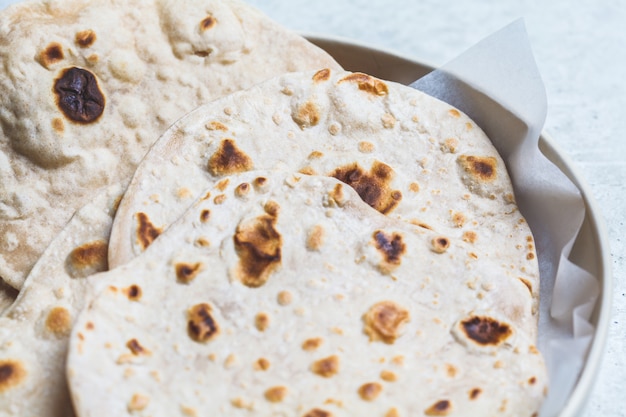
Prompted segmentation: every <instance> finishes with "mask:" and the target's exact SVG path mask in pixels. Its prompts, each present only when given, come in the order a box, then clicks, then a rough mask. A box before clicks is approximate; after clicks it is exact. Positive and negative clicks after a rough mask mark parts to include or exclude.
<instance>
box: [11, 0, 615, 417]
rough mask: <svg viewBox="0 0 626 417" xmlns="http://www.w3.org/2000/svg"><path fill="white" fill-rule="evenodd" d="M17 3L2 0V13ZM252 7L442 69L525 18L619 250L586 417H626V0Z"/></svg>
mask: <svg viewBox="0 0 626 417" xmlns="http://www.w3.org/2000/svg"><path fill="white" fill-rule="evenodd" d="M181 1H184V0H181ZM12 2H13V1H11V0H0V8H4V6H5V5H7V4H9V3H12ZM248 2H249V3H250V4H252V5H254V6H256V7H257V8H259V9H260V10H262V11H263V12H265V13H266V14H267V15H269V16H270V17H272V18H273V19H274V20H276V21H278V22H279V23H281V24H283V25H284V26H286V27H289V28H291V29H294V30H297V31H300V32H305V33H315V34H321V35H330V36H341V37H346V38H350V39H354V40H356V41H358V42H361V43H366V44H369V45H371V46H374V47H379V48H386V49H391V50H392V51H395V52H398V53H400V54H403V55H406V56H408V57H411V58H414V59H417V60H421V61H424V62H427V63H430V64H432V65H435V66H439V65H442V64H444V63H445V62H447V61H448V60H450V59H452V58H454V57H455V56H456V55H458V54H459V53H461V52H462V51H464V50H465V49H466V48H468V47H470V46H471V45H473V44H474V43H476V42H478V41H479V40H480V39H482V38H483V37H485V36H487V35H489V34H491V33H492V32H495V31H496V30H498V29H500V28H502V27H503V26H505V25H507V24H508V23H510V22H512V21H513V20H515V19H517V18H519V17H523V18H524V19H525V23H526V27H527V30H528V33H529V37H530V41H531V44H532V46H533V50H534V52H535V57H536V60H537V65H538V67H539V70H540V72H541V74H542V76H543V79H544V82H545V86H546V90H547V95H548V118H547V121H546V125H545V131H546V132H547V133H548V134H550V135H551V136H552V138H553V139H554V141H555V142H556V144H557V145H558V146H559V148H560V149H562V150H564V151H565V152H566V153H567V156H569V158H570V159H571V160H573V161H574V163H575V166H576V168H577V169H578V171H579V172H580V174H581V175H582V177H583V178H584V179H585V180H586V182H587V183H588V184H589V185H590V187H591V190H592V193H593V197H594V198H595V199H596V201H597V202H598V205H599V207H600V208H601V210H602V213H603V216H604V220H605V223H606V227H607V230H608V233H609V241H610V245H611V255H612V267H613V276H614V281H613V284H614V297H613V317H612V319H611V326H610V332H609V340H608V344H607V349H606V355H605V358H604V362H603V364H602V367H601V370H600V373H599V378H598V381H597V384H596V386H595V388H594V391H593V393H592V397H591V399H590V402H589V405H588V408H587V411H586V413H585V417H595V416H603V417H619V416H626V392H624V389H625V388H624V387H625V386H626V295H625V293H626V283H625V282H624V280H623V277H624V274H625V273H626V261H625V258H624V255H625V247H624V246H625V245H624V241H625V240H626V236H625V231H626V227H625V226H624V221H625V217H626V216H625V214H626V208H625V206H626V197H625V194H626V185H625V183H626V138H625V137H624V136H625V134H626V1H625V0H604V1H603V0H550V1H545V0H476V1H469V0H447V1H435V0H351V1H349V2H348V1H339V0H317V1H310V0H248Z"/></svg>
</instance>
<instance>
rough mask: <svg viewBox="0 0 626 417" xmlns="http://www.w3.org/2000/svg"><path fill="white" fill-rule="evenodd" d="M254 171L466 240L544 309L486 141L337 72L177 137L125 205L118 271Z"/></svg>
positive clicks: (117, 241)
mask: <svg viewBox="0 0 626 417" xmlns="http://www.w3.org/2000/svg"><path fill="white" fill-rule="evenodd" d="M249 169H280V170H286V171H292V172H296V171H299V172H302V173H306V174H315V175H325V176H333V177H335V178H338V179H340V180H342V181H344V182H345V183H347V184H349V185H352V186H353V187H354V188H355V189H357V190H358V192H359V194H360V195H361V196H362V197H363V199H364V200H365V201H366V202H368V203H369V204H370V205H371V206H372V207H374V208H376V209H377V210H378V211H379V212H381V213H384V214H385V215H387V216H388V217H390V218H396V219H401V220H404V221H406V222H409V223H412V224H415V225H419V226H421V227H423V228H425V229H430V230H433V231H435V232H437V233H438V234H440V235H443V236H447V237H449V238H452V239H455V240H465V241H467V242H469V243H471V245H470V247H471V248H472V249H471V252H472V253H473V254H472V256H476V257H480V256H483V257H484V256H488V257H492V258H494V259H496V258H502V257H504V258H506V259H507V260H508V261H507V262H510V265H509V266H510V268H511V269H512V270H515V271H517V273H518V274H519V277H520V279H521V280H522V281H523V282H525V283H526V285H527V286H528V288H529V290H530V292H529V294H531V296H532V298H533V300H534V306H535V308H536V307H537V306H538V296H539V295H538V294H539V274H538V268H537V264H536V260H535V259H534V258H535V250H534V242H533V238H532V234H531V232H530V230H529V228H528V226H527V224H526V223H525V221H524V218H523V216H522V215H521V214H520V213H519V211H518V209H517V205H516V204H515V199H514V195H513V188H512V186H511V182H510V179H509V177H508V175H507V172H506V167H505V165H504V163H503V161H502V159H501V158H500V156H499V155H498V153H497V151H496V150H495V148H494V147H493V145H492V144H491V142H490V140H489V138H488V137H487V136H486V135H485V134H484V132H482V130H481V129H480V128H479V127H478V126H476V124H475V123H474V122H473V121H471V120H470V119H469V118H468V117H467V116H466V115H464V114H463V113H461V112H460V111H459V110H457V109H455V108H453V107H451V106H450V105H448V104H446V103H444V102H442V101H439V100H437V99H435V98H433V97H431V96H428V95H426V94H423V93H421V92H419V91H416V90H414V89H412V88H409V87H406V86H403V85H400V84H396V83H392V82H386V81H382V80H379V79H376V78H374V77H371V76H368V75H366V74H360V73H351V72H346V71H341V70H328V69H326V70H321V71H318V72H301V73H293V74H285V75H283V76H279V77H276V78H274V79H272V80H269V81H267V82H264V83H261V84H258V85H256V86H254V87H252V88H250V89H248V90H245V91H240V92H237V93H234V94H232V95H229V96H228V97H224V98H222V99H220V100H216V101H214V102H211V103H208V104H206V105H203V106H202V107H200V108H198V109H196V110H194V111H193V112H192V113H190V114H189V115H187V116H186V117H185V118H183V119H181V120H179V121H178V122H177V123H176V124H175V125H173V126H172V128H171V129H169V130H168V131H167V132H166V133H165V134H164V135H163V136H162V137H161V138H160V139H159V140H158V141H157V142H156V143H155V145H154V146H153V148H152V149H151V150H150V152H149V153H148V154H147V155H146V157H145V158H144V160H143V161H142V163H141V164H140V165H139V167H138V168H137V171H136V173H135V175H134V177H133V179H132V181H131V184H130V185H129V188H128V191H127V193H126V194H125V195H124V198H123V199H122V202H121V204H120V209H119V211H118V214H117V216H116V218H115V221H114V225H113V230H112V232H111V243H110V246H109V262H110V263H111V266H112V267H115V266H118V265H122V264H124V263H125V262H128V261H129V260H130V259H132V257H133V256H135V255H136V254H138V253H141V251H142V250H144V249H145V248H146V247H148V246H149V245H150V243H151V242H152V241H153V240H154V239H156V238H157V236H158V234H159V233H160V232H161V231H163V230H165V229H166V228H167V227H168V225H169V224H171V223H172V222H173V221H174V220H176V219H177V218H178V217H179V216H180V215H181V213H182V212H184V210H185V209H186V208H187V207H188V205H189V204H190V202H191V201H193V199H194V198H195V197H197V196H199V195H200V193H201V192H203V190H204V189H205V188H206V187H208V186H210V185H211V184H215V183H218V182H219V181H221V180H222V179H223V177H224V176H225V175H228V174H231V173H233V172H239V171H246V170H249ZM480 253H482V255H479V254H480ZM511 254H515V255H514V256H509V255H511Z"/></svg>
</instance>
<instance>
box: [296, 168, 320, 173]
mask: <svg viewBox="0 0 626 417" xmlns="http://www.w3.org/2000/svg"><path fill="white" fill-rule="evenodd" d="M298 173H300V174H304V175H317V171H315V170H314V169H313V167H303V168H300V169H299V170H298Z"/></svg>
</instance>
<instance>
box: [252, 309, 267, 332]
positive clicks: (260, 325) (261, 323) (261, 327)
mask: <svg viewBox="0 0 626 417" xmlns="http://www.w3.org/2000/svg"><path fill="white" fill-rule="evenodd" d="M269 325H270V317H269V316H268V315H267V314H266V313H258V314H257V315H256V316H255V317H254V326H255V327H256V328H257V330H258V331H260V332H264V331H265V330H267V328H268V327H269Z"/></svg>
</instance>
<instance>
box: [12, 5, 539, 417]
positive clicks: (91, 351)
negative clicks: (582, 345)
mask: <svg viewBox="0 0 626 417" xmlns="http://www.w3.org/2000/svg"><path fill="white" fill-rule="evenodd" d="M113 3H115V4H113ZM0 30H1V32H0V36H1V41H0V53H2V55H3V62H4V60H5V59H6V62H11V64H10V65H6V66H5V72H7V75H6V76H4V77H2V78H1V79H0V80H1V81H0V87H1V88H2V91H3V94H2V95H1V97H2V98H1V102H0V106H1V107H0V109H1V110H0V123H1V126H2V136H1V137H0V139H1V141H0V151H1V152H0V158H1V159H0V169H1V170H2V171H0V172H1V173H2V179H3V181H2V184H1V185H0V187H2V188H0V197H1V198H2V206H1V207H2V210H1V211H0V216H2V217H0V230H1V231H2V234H3V239H2V243H1V244H2V245H3V248H2V252H1V262H2V263H1V267H2V269H1V270H0V273H1V274H2V278H3V279H4V281H5V282H6V283H7V284H8V285H10V286H12V287H14V288H16V289H15V290H7V291H5V293H6V294H8V296H7V297H8V301H7V302H6V304H9V302H10V301H12V300H11V298H12V297H14V296H16V294H17V292H18V290H19V295H17V299H16V300H15V302H13V303H12V304H11V305H10V307H8V309H7V310H6V311H5V312H4V313H3V315H2V316H1V317H0V416H74V415H76V416H79V417H86V416H93V417H96V416H126V415H128V416H172V415H177V416H191V417H194V416H205V415H223V416H256V415H262V416H270V415H272V416H302V417H305V416H306V417H322V416H326V417H331V416H333V417H339V416H354V415H368V416H381V417H398V416H491V415H494V416H495V415H498V416H500V415H502V416H525V417H530V416H533V415H534V416H536V415H538V412H539V409H540V407H541V404H542V401H543V399H544V397H545V395H546V391H547V375H546V370H545V366H544V363H543V359H542V356H541V354H540V353H539V352H538V350H537V348H536V343H537V314H538V313H537V311H538V303H539V298H538V297H539V273H538V266H537V260H536V256H535V248H534V242H533V238H532V234H531V232H530V230H529V228H528V225H527V224H526V222H525V221H524V218H523V216H522V215H521V214H520V213H519V211H518V209H517V205H516V203H515V198H514V195H513V189H512V186H511V182H510V180H509V177H508V175H507V171H506V167H505V166H504V164H503V162H502V159H501V158H500V156H499V155H498V154H497V152H496V151H495V149H494V148H493V146H492V144H491V142H490V141H489V139H488V138H487V137H486V136H485V134H484V133H483V132H482V131H481V129H480V128H479V127H478V126H476V125H475V123H474V122H473V121H472V120H470V119H469V118H468V117H467V116H466V115H464V114H463V113H462V112H460V111H459V110H457V109H455V108H453V107H451V106H449V105H447V104H445V103H443V102H441V101H439V100H436V99H434V98H432V97H430V96H427V95H425V94H423V93H420V92H418V91H416V90H413V89H411V88H408V87H406V86H403V85H400V84H396V83H393V82H390V81H384V80H379V79H376V78H374V77H372V76H369V75H367V74H362V73H354V72H348V71H344V70H342V69H341V68H340V67H339V66H338V65H337V64H336V63H335V62H334V60H333V59H332V58H331V57H329V56H328V55H326V54H325V53H324V52H323V51H320V50H318V49H317V48H315V47H314V46H312V45H311V44H309V43H307V42H306V41H305V40H304V39H302V38H300V37H299V36H297V35H295V34H293V33H290V32H288V31H287V30H285V29H283V28H281V27H279V26H277V25H276V24H274V23H272V22H271V21H269V20H268V19H267V18H266V17H264V16H263V15H261V14H260V13H258V12H256V11H254V10H252V9H251V8H250V7H248V6H246V5H245V4H241V3H239V2H237V1H231V0H229V1H219V2H217V1H209V0H203V1H200V0H198V1H193V2H184V3H174V2H171V4H170V3H168V2H167V1H158V0H155V1H147V0H142V1H138V2H134V3H133V5H132V7H131V6H130V5H128V4H125V3H119V4H117V3H116V2H113V1H104V0H99V1H95V2H93V1H92V2H77V1H57V2H44V3H24V4H20V5H17V6H14V7H13V8H10V9H8V10H6V11H4V12H2V14H0ZM98 48H99V49H98ZM33 103H34V104H33ZM5 178H6V181H5ZM18 187H19V188H18ZM18 191H19V192H18ZM29 226H30V227H29ZM33 265H34V266H33Z"/></svg>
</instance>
